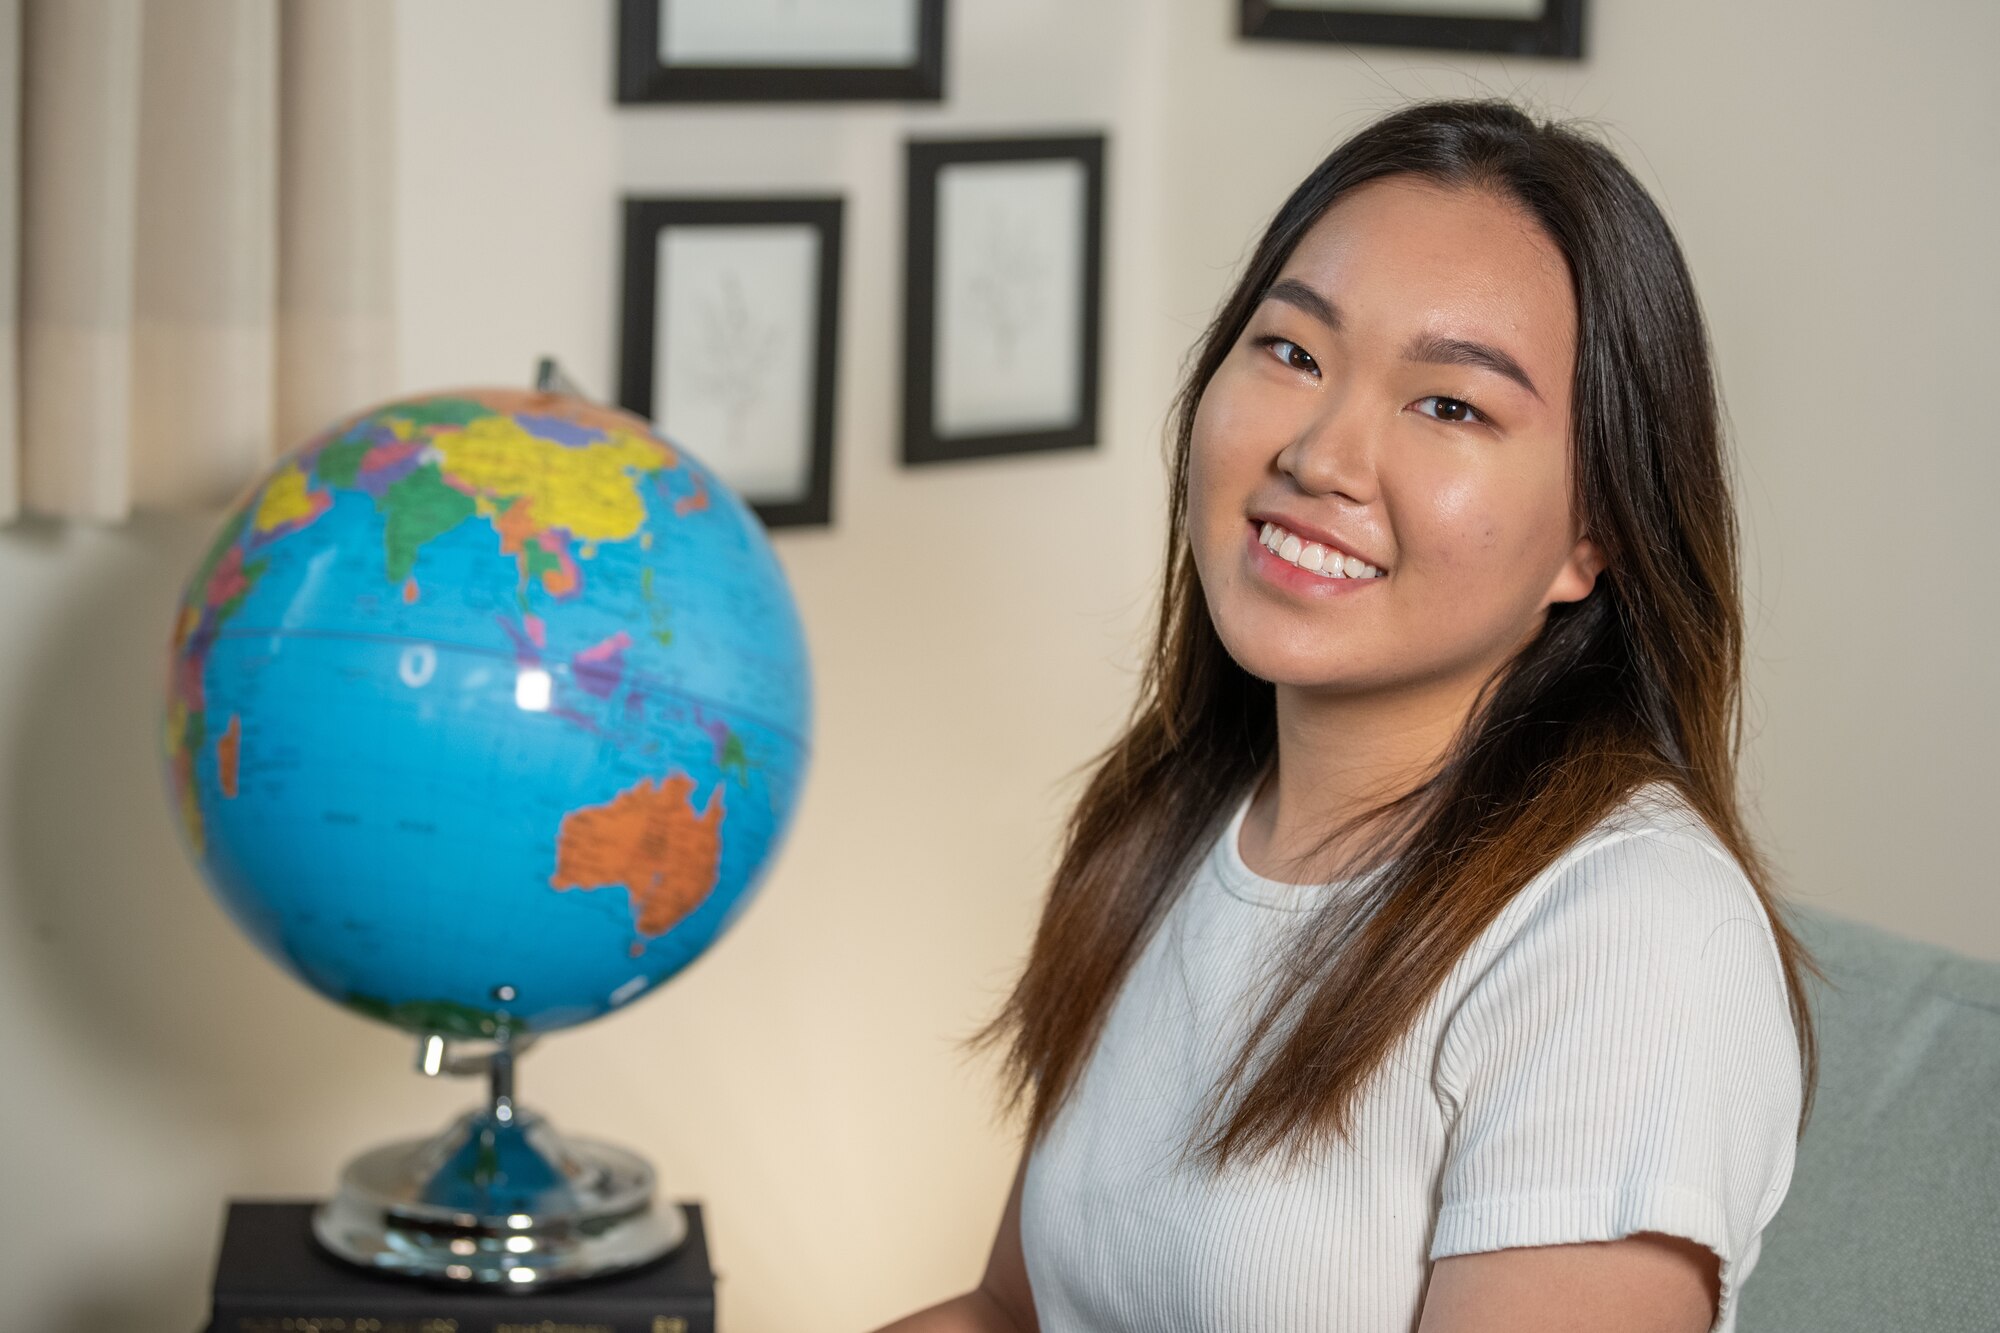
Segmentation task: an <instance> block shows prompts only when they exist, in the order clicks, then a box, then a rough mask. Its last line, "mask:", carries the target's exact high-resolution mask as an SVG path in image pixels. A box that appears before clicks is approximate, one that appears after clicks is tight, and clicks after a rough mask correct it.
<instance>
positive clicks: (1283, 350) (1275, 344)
mask: <svg viewBox="0 0 2000 1333" xmlns="http://www.w3.org/2000/svg"><path fill="white" fill-rule="evenodd" d="M1257 345H1258V346H1259V347H1262V348H1266V349H1268V350H1269V351H1270V353H1271V355H1273V356H1275V357H1277V358H1278V360H1280V361H1282V362H1284V363H1285V364H1286V365H1287V366H1289V367H1291V368H1292V369H1293V370H1302V371H1305V372H1306V373H1307V374H1309V375H1317V374H1318V373H1319V362H1317V361H1315V360H1313V358H1312V353H1311V352H1308V351H1307V350H1306V349H1305V348H1303V347H1301V346H1299V345H1298V344H1297V343H1295V342H1293V341H1292V340H1291V339H1290V338H1280V337H1277V336H1275V335H1272V336H1266V337H1263V338H1259V339H1258V340H1257Z"/></svg>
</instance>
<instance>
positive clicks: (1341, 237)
mask: <svg viewBox="0 0 2000 1333" xmlns="http://www.w3.org/2000/svg"><path fill="white" fill-rule="evenodd" d="M1575 344H1576V303H1575V297H1574V294H1573V291H1572V288H1571V284H1570V279H1569V273H1568V267H1567V265H1566V264H1565V262H1564V260H1563V257H1562V253H1561V252H1560V251H1559V250H1558V249H1557V248H1556V246H1555V244H1554V242H1553V241H1551V240H1550V239H1549V238H1548V236H1547V235H1546V234H1545V233H1543V232H1542V230H1541V229H1540V227H1539V226H1538V225H1537V224H1536V223H1535V221H1534V220H1533V219H1532V217H1531V216H1530V215H1528V214H1527V213H1526V212H1525V211H1524V210H1522V209H1521V208H1520V207H1519V206H1518V205H1516V204H1514V203H1512V202H1510V201H1507V200H1504V199H1502V198H1500V197H1498V196H1496V195H1493V194H1490V193H1486V192H1481V191H1471V190H1459V189H1451V188H1446V187H1442V186H1438V185H1435V184H1432V183H1430V182H1429V181H1427V180H1424V179H1422V178H1418V177H1414V176H1407V175H1397V176H1389V177H1384V178H1380V179H1377V180H1373V181H1370V182H1368V183H1366V184H1364V185H1361V186H1358V187H1355V188H1354V189H1351V190H1349V191H1347V192H1346V193H1344V194H1343V195H1341V197H1340V198H1339V199H1338V200H1336V201H1335V202H1334V204H1333V206H1332V207H1330V208H1329V209H1328V210H1327V211H1326V212H1325V213H1324V214H1323V215H1322V216H1321V217H1320V218H1319V220H1318V221H1317V222H1316V223H1315V224H1314V225H1313V226H1312V228H1311V229H1310V230H1308V231H1307V233H1306V234H1305V235H1304V236H1303V237H1302V238H1301V239H1300V241H1299V243H1298V245H1297V247H1296V248H1295V249H1294V250H1293V252H1292V254H1291V256H1290V258H1289V259H1287V260H1286V262H1285V264H1284V266H1283V269H1282V270H1281V271H1280V273H1279V275H1278V278H1277V280H1276V281H1275V282H1273V283H1272V285H1271V287H1270V288H1269V289H1267V291H1266V292H1265V293H1264V294H1263V299H1262V300H1261V301H1260V302H1259V303H1258V305H1257V307H1256V309H1255V310H1254V311H1253V312H1252V314H1251V316H1250V319H1249V322H1248V323H1247V325H1246V326H1245V327H1244V329H1243V331H1242V333H1241V334H1240V335H1239V336H1238V337H1237V339H1236V341H1235V343H1234V344H1233V345H1232V346H1231V348H1230V349H1229V352H1228V354H1227V356H1225V357H1224V359H1223V361H1222V363H1221V365H1220V366H1219V367H1218V368H1217V370H1216V372H1215V374H1214V376H1213V377H1212V378H1211V379H1210V381H1209V383H1208V386H1207V388H1206V390H1205V391H1204V392H1203V394H1202V396H1201V400H1200V402H1199V404H1198V406H1197V409H1196V412H1195V417H1194V422H1193V436H1192V441H1191V452H1190V456H1189V471H1188V515H1187V518H1188V534H1189V540H1190V542H1191V543H1192V547H1193V555H1194V562H1195V567H1196V571H1197V573H1198V575H1199V577H1200V579H1201V585H1202V591H1203V594H1204V596H1205V598H1206V600H1207V602H1208V607H1209V612H1210V615H1211V616H1212V618H1213V620H1214V623H1215V627H1216V631H1217V633H1218V634H1219V635H1220V637H1221V639H1222V641H1223V644H1224V646H1225V647H1226V648H1227V649H1228V650H1229V653H1230V655H1231V656H1232V657H1233V658H1235V660H1236V661H1237V663H1238V664H1239V665H1241V666H1242V667H1243V668H1244V669H1245V670H1246V671H1248V672H1250V673H1251V674H1252V675H1255V676H1257V677H1260V678H1262V679H1264V680H1268V681H1273V682H1276V683H1278V684H1279V685H1281V686H1286V685H1291V686H1301V687H1308V688H1313V689H1327V690H1334V691H1337V692H1340V693H1344V694H1352V693H1365V692H1370V691H1381V690H1390V691H1393V690H1398V689H1406V688H1413V687H1414V688H1424V687H1427V686H1443V687H1446V688H1450V689H1454V690H1456V689H1459V688H1467V689H1469V688H1476V686H1477V684H1478V682H1479V681H1481V680H1483V679H1484V678H1485V676H1486V675H1487V674H1488V673H1489V672H1490V671H1491V670H1492V669H1493V668H1494V667H1496V666H1498V665H1499V664H1500V663H1502V662H1504V661H1505V660H1506V659H1507V658H1509V657H1511V656H1512V655H1513V653H1514V652H1515V650H1516V649H1518V648H1519V647H1520V646H1521V645H1522V644H1524V643H1525V642H1527V641H1528V640H1529V639H1530V638H1532V637H1533V635H1534V634H1535V632H1536V631H1537V630H1538V629H1539V627H1540V625H1541V621H1542V619H1543V617H1544V615H1545V613H1546V609H1547V607H1548V605H1549V604H1550V603H1551V602H1558V601H1573V600H1577V599H1580V598H1582V597H1584V596H1585V595H1587V594H1588V593H1589V591H1590V589H1591V586H1592V582H1593V580H1594V578H1595V576H1596V574H1597V571H1598V570H1599V568H1600V567H1601V559H1600V557H1599V554H1598V552H1597V549H1596V547H1595V546H1593V545H1592V544H1591V543H1590V542H1589V541H1588V540H1584V539H1582V537H1581V534H1580V533H1579V531H1578V530H1577V528H1576V527H1575V525H1574V523H1573V522H1572V519H1571V516H1570V492H1571V483H1570V475H1571V474H1570V382H1571V376H1572V373H1573V369H1574V364H1575ZM1267 520H1274V521H1276V522H1277V523H1278V524H1279V525H1280V526H1281V527H1283V528H1285V529H1289V530H1290V531H1291V532H1293V533H1294V534H1295V535H1296V539H1297V540H1296V542H1293V541H1284V540H1282V539H1283V536H1284V534H1283V533H1277V534H1275V537H1276V539H1278V540H1279V541H1280V546H1279V552H1278V553H1274V552H1272V551H1270V550H1268V549H1267V548H1266V547H1265V545H1264V544H1263V543H1262V541H1261V540H1260V538H1261V537H1262V536H1263V535H1264V532H1265V522H1266V521H1267ZM1315 539H1317V542H1315ZM1329 540H1330V541H1331V542H1332V543H1333V544H1335V545H1336V546H1337V547H1339V548H1344V549H1345V550H1346V551H1347V552H1348V553H1349V555H1350V556H1354V557H1359V559H1360V561H1362V562H1366V563H1367V564H1371V565H1373V566H1375V567H1377V568H1378V569H1379V570H1380V571H1381V573H1380V576H1379V577H1373V578H1369V577H1362V578H1329V577H1327V576H1326V573H1325V572H1313V571H1312V570H1311V569H1310V568H1301V567H1299V565H1298V564H1295V563H1293V562H1292V561H1288V560H1287V559H1285V558H1284V557H1285V556H1286V555H1293V556H1295V557H1296V558H1297V559H1300V560H1302V561H1303V563H1304V564H1305V565H1306V566H1312V565H1314V564H1315V563H1316V561H1315V556H1316V552H1315V550H1314V546H1315V545H1316V544H1317V545H1321V546H1322V547H1324V545H1325V544H1326V543H1327V542H1329ZM1333 556H1334V551H1332V550H1326V551H1325V552H1324V554H1323V555H1321V556H1320V558H1319V559H1318V560H1317V563H1318V564H1319V565H1320V567H1321V569H1322V570H1323V571H1324V570H1330V569H1331V568H1332V564H1333ZM1342 567H1343V568H1347V567H1349V566H1348V565H1347V564H1346V562H1343V565H1342Z"/></svg>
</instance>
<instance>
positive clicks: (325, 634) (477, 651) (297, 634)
mask: <svg viewBox="0 0 2000 1333" xmlns="http://www.w3.org/2000/svg"><path fill="white" fill-rule="evenodd" d="M215 638H216V640H217V641H220V640H222V639H267V638H303V639H351V640H355V641H358V642H369V643H398V644H414V645H417V646H420V647H433V648H450V649H453V650H455V651H458V652H463V653H466V654H469V655H471V656H474V657H489V658H494V659H496V660H499V661H505V662H514V661H517V660H518V659H517V658H515V657H514V656H513V654H511V653H509V652H507V651H506V650H504V649H500V648H491V647H487V646H485V645H483V644H469V643H460V642H458V641H457V640H454V639H436V638H413V637H411V636H409V635H405V634H370V633H368V632H367V631H365V630H329V629H277V628H263V629H254V628H250V627H247V626H235V627H232V628H229V629H225V630H219V631H217V633H216V635H215ZM624 679H625V680H626V681H627V682H631V683H633V687H634V688H638V687H643V688H644V689H645V691H646V693H648V694H654V695H666V696H671V697H673V698H677V699H686V700H688V701H689V702H691V703H696V704H700V705H702V706H703V707H705V708H712V709H714V710H716V711H717V712H720V713H734V714H735V715H737V716H739V717H743V718H747V719H749V720H750V721H752V722H755V723H757V724H758V725H759V726H762V727H764V728H765V729H767V730H769V731H771V732H773V733H775V734H777V735H779V736H782V737H784V738H785V739H786V740H788V741H790V742H791V743H792V744H794V745H796V746H798V747H799V750H800V752H801V753H808V752H809V751H810V747H809V746H808V745H807V744H806V741H805V739H804V738H803V737H801V736H800V735H799V734H798V733H797V732H795V731H793V730H792V729H791V728H790V727H785V726H781V725H779V724H778V723H776V722H773V721H771V720H770V719H769V718H767V717H765V716H764V715H762V714H761V713H757V712H754V711H752V710H750V709H747V708H743V707H741V706H740V705H738V704H734V703H729V702H727V701H724V700H720V699H717V698H715V697H713V696H712V695H706V694H698V693H696V692H695V691H693V690H688V689H682V688H681V687H679V686H676V685H668V684H665V683H664V682H662V681H660V680H658V679H657V678H656V677H653V676H649V675H647V674H646V673H645V672H643V671H633V670H630V669H629V668H628V669H627V671H626V672H625V674H624Z"/></svg>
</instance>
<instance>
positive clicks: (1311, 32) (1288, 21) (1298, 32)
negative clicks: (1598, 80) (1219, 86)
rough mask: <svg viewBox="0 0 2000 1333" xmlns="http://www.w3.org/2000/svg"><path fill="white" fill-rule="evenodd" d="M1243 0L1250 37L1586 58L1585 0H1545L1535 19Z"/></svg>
mask: <svg viewBox="0 0 2000 1333" xmlns="http://www.w3.org/2000/svg"><path fill="white" fill-rule="evenodd" d="M1241 4H1242V19H1241V24H1240V27H1239V32H1240V34H1241V35H1242V36H1244V37H1249V38H1256V39H1263V40H1270V41H1281V42H1349V43H1352V44H1354V45H1357V46H1414V47H1422V48H1425V49H1431V50H1447V51H1493V52H1501V53H1504V54H1507V55H1516V56H1545V57H1548V58H1550V59H1554V60H1581V59H1583V7H1584V0H1542V13H1541V17H1539V18H1533V19H1511V18H1486V17H1481V16H1477V15H1470V14H1411V13H1400V12H1390V11H1386V10H1376V9H1370V8H1368V7H1367V6H1366V5H1365V4H1364V5H1355V6H1352V7H1350V8H1342V9H1320V8H1310V9H1308V8H1303V7H1292V6H1288V5H1284V4H1274V3H1272V0H1241Z"/></svg>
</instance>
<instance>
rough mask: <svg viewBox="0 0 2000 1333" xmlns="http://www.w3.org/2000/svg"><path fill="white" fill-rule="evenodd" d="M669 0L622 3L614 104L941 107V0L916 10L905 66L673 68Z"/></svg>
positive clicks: (919, 0) (919, 3)
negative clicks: (666, 57) (664, 42)
mask: <svg viewBox="0 0 2000 1333" xmlns="http://www.w3.org/2000/svg"><path fill="white" fill-rule="evenodd" d="M670 3H672V0H618V33H617V47H616V52H615V67H616V77H615V79H614V81H613V87H614V90H615V97H616V100H617V101H618V102H619V103H620V104H621V105H641V104H645V103H652V102H852V101H862V102H940V101H943V100H944V17H945V4H944V0H909V3H911V4H913V5H915V6H916V9H917V58H916V60H915V62H914V63H912V64H908V65H799V64H770V65H730V66H722V65H707V64H702V65H693V64H689V65H668V64H663V63H662V62H661V60H660V14H661V7H662V5H664V4H670Z"/></svg>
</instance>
